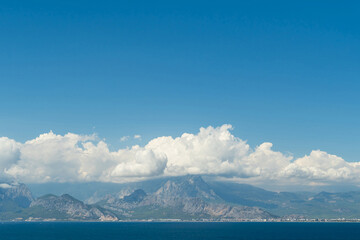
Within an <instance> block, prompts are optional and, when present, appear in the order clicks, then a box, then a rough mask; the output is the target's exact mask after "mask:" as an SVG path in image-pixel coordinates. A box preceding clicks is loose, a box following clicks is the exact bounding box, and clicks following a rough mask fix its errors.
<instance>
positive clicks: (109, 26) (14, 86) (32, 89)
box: [0, 0, 360, 161]
mask: <svg viewBox="0 0 360 240" xmlns="http://www.w3.org/2000/svg"><path fill="white" fill-rule="evenodd" d="M359 7H360V4H359V3H358V2H357V1H341V2H340V1H326V2H325V1H271V2H270V1H243V2H242V3H241V2H240V1H196V2H194V1H178V2H177V3H174V2H171V3H170V2H169V1H64V0H62V1H36V0H34V1H1V4H0V32H1V37H0V53H1V54H0V136H7V137H9V138H13V139H16V140H17V141H25V140H28V139H32V138H34V137H36V136H38V135H39V134H40V133H44V132H49V130H53V131H54V132H55V133H57V134H65V133H67V132H74V133H78V134H91V133H94V132H95V133H97V134H98V135H99V136H100V137H101V138H106V141H107V142H108V143H109V144H111V146H112V147H113V148H115V149H116V148H118V147H122V146H124V145H127V144H133V143H139V144H146V143H147V141H148V140H150V139H152V138H155V137H158V136H167V135H171V136H174V137H175V136H179V135H180V134H182V133H183V132H192V133H194V132H197V131H198V129H199V128H200V127H206V126H209V125H212V126H220V125H222V124H224V123H229V124H232V125H233V127H234V130H233V131H232V132H233V134H234V135H236V136H238V137H240V138H242V139H245V140H248V143H249V144H250V145H251V146H255V145H258V144H261V143H262V142H264V141H270V142H272V143H273V144H274V149H275V150H281V151H282V152H290V153H293V154H294V155H295V156H303V155H305V154H308V153H309V152H310V151H311V150H313V149H321V150H323V151H326V152H328V153H332V154H336V155H338V156H341V157H343V158H344V159H345V160H347V161H358V160H359V157H358V156H359V154H360V150H359V148H358V147H357V146H359V144H360V138H359V136H360V126H359V122H360V95H359V92H360V79H359V76H360V68H359V63H360V25H359V22H360V19H359V18H360V17H359V14H358V12H359ZM134 134H140V135H141V136H142V140H141V141H140V140H136V141H135V140H134V141H133V142H131V141H130V142H121V141H120V138H121V137H122V136H127V135H134Z"/></svg>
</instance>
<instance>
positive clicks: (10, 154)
mask: <svg viewBox="0 0 360 240" xmlns="http://www.w3.org/2000/svg"><path fill="white" fill-rule="evenodd" d="M231 129H232V126H231V125H226V124H225V125H222V126H220V127H211V126H210V127H207V128H200V131H199V132H198V133H196V134H192V133H184V134H182V135H181V136H179V137H176V138H173V137H169V136H167V137H158V138H155V139H153V140H151V141H150V142H148V143H147V144H146V145H145V146H138V145H135V146H133V147H131V148H125V149H119V150H117V151H111V150H109V147H108V145H107V144H106V142H105V141H104V140H99V139H97V138H96V136H94V135H90V136H88V135H78V134H73V133H68V134H65V135H57V134H54V133H53V132H49V133H44V134H41V135H40V136H39V137H37V138H35V139H32V140H29V141H26V142H25V143H19V142H16V141H15V140H13V139H9V138H6V137H2V138H0V176H2V177H12V178H15V179H16V180H18V181H23V182H84V181H85V182H86V181H103V182H123V181H131V180H134V179H142V178H152V177H158V176H179V175H186V174H205V175H213V176H221V177H223V178H228V179H230V178H231V179H248V180H250V181H254V182H256V181H257V182H259V181H278V182H282V183H285V184H286V183H288V184H290V183H291V182H302V183H304V184H313V183H314V182H319V183H322V182H351V183H359V181H360V174H359V173H360V163H359V162H352V163H350V162H346V161H345V160H344V159H342V158H341V157H338V156H335V155H331V154H328V153H326V152H323V151H320V150H314V151H312V152H311V153H310V154H309V155H306V156H304V157H302V158H298V159H293V157H292V156H289V155H287V154H284V153H281V152H277V151H274V150H273V149H272V144H271V143H269V142H265V143H262V144H260V145H259V146H257V147H255V148H251V147H250V146H249V145H248V144H247V142H246V141H244V140H241V139H240V138H238V137H236V136H234V135H233V134H232V133H231ZM137 136H138V137H137ZM134 138H140V135H135V136H134Z"/></svg>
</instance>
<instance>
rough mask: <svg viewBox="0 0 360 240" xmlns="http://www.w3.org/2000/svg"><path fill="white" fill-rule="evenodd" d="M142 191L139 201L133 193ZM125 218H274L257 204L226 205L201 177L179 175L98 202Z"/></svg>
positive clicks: (137, 193)
mask: <svg viewBox="0 0 360 240" xmlns="http://www.w3.org/2000/svg"><path fill="white" fill-rule="evenodd" d="M139 193H142V194H141V198H136V199H137V200H136V201H131V202H130V201H128V200H127V199H133V198H134V194H135V195H139ZM98 204H99V205H101V206H102V207H104V208H106V209H108V210H111V211H114V212H116V213H117V214H118V215H121V216H123V217H124V218H130V219H132V218H153V219H158V218H177V219H217V220H225V219H227V220H239V219H268V218H274V216H273V215H271V214H269V213H268V212H265V211H263V210H261V209H260V208H256V207H246V206H231V205H228V204H226V203H225V202H224V201H223V200H222V199H221V198H220V197H219V196H218V195H216V194H215V192H214V191H213V190H212V189H211V188H210V186H209V185H208V184H207V183H206V182H205V181H204V180H203V179H202V178H201V177H200V176H185V177H177V178H173V179H171V180H168V181H167V182H165V183H164V184H163V185H162V186H161V187H160V188H159V189H158V190H157V191H156V192H154V193H150V194H147V195H145V194H144V191H143V190H136V191H135V192H134V193H133V194H131V195H129V196H128V197H124V198H123V199H119V198H115V197H111V196H109V197H108V198H106V199H104V200H103V201H101V202H99V203H98Z"/></svg>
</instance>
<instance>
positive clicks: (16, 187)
mask: <svg viewBox="0 0 360 240" xmlns="http://www.w3.org/2000/svg"><path fill="white" fill-rule="evenodd" d="M33 200H34V199H33V197H32V194H31V192H30V190H29V189H28V188H27V187H26V185H24V184H17V183H0V218H1V215H3V216H4V215H7V213H8V212H13V211H21V209H24V208H27V207H29V205H30V203H31V202H32V201H33Z"/></svg>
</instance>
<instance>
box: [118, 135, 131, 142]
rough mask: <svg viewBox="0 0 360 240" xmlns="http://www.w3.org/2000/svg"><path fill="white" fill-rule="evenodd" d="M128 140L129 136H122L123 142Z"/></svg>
mask: <svg viewBox="0 0 360 240" xmlns="http://www.w3.org/2000/svg"><path fill="white" fill-rule="evenodd" d="M127 140H129V136H123V137H121V138H120V141H121V142H126V141H127Z"/></svg>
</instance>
